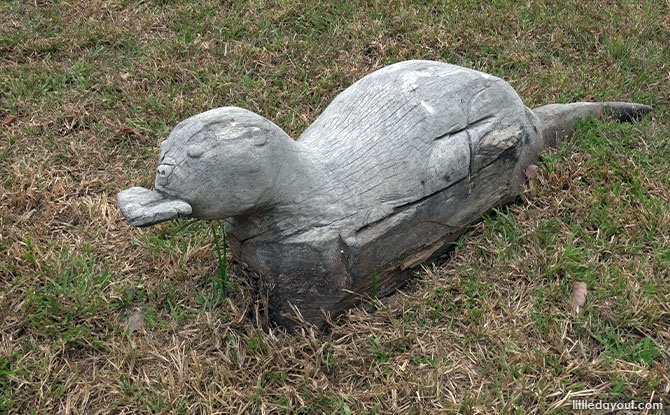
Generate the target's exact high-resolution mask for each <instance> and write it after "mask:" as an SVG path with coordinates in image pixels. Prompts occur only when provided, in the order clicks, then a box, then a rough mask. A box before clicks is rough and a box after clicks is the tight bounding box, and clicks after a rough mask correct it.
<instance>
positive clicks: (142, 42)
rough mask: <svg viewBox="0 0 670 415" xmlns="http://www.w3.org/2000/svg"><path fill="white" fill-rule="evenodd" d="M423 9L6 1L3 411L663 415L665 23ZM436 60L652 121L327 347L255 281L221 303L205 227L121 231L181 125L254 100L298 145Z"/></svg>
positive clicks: (506, 8)
mask: <svg viewBox="0 0 670 415" xmlns="http://www.w3.org/2000/svg"><path fill="white" fill-rule="evenodd" d="M415 3H416V4H414V2H407V1H391V2H389V3H387V2H376V1H368V2H365V4H359V2H354V1H343V2H339V3H338V5H333V6H329V5H326V4H323V2H311V1H297V2H296V1H292V2H288V1H287V2H274V1H251V2H233V1H214V0H211V1H205V0H200V1H193V2H186V1H158V0H156V1H151V0H148V1H130V0H118V1H76V2H75V1H69V2H67V1H46V0H35V1H32V0H31V1H3V2H2V3H0V16H2V18H1V19H0V85H2V88H1V89H0V122H2V125H0V172H1V174H0V178H1V180H2V184H1V185H0V206H1V209H0V224H1V228H0V413H12V414H27V413H36V414H54V413H65V414H96V413H101V414H104V413H118V414H121V413H128V414H141V413H183V414H200V413H203V414H224V413H225V414H228V413H231V414H237V413H267V414H269V413H279V414H281V413H304V414H312V413H328V414H330V413H339V414H350V413H355V414H368V413H369V414H372V413H377V414H382V413H452V412H462V413H572V412H573V410H572V409H571V405H572V400H573V399H586V400H589V401H591V402H595V401H597V400H599V399H602V400H606V401H610V402H619V403H623V402H629V401H630V400H631V399H632V400H636V401H638V402H659V401H665V402H668V399H669V396H670V373H669V372H668V368H670V351H669V346H668V345H669V344H670V283H669V273H668V269H669V268H670V240H669V239H670V200H669V198H670V189H669V183H670V174H669V172H670V144H669V143H670V140H669V138H668V137H669V136H670V117H669V114H670V102H669V100H668V98H669V96H670V72H669V71H670V69H669V67H668V62H670V52H669V50H668V39H670V5H669V4H668V2H667V1H656V0H654V1H639V2H626V1H600V0H598V1H593V2H583V1H577V0H568V1H565V2H553V1H536V2H523V3H519V2H511V1H506V0H501V1H494V2H476V1H461V2H459V1H438V2H415ZM419 58H420V59H434V60H440V61H446V62H450V63H455V64H460V65H464V66H468V67H471V68H475V69H479V70H483V71H486V72H489V73H492V74H495V75H498V76H501V77H503V78H505V79H506V80H508V81H509V82H510V83H511V84H512V85H513V86H514V87H515V88H516V89H517V91H518V92H519V94H520V96H521V97H522V98H523V99H524V102H526V104H527V105H529V106H538V105H542V104H546V103H552V102H570V101H575V100H622V101H636V102H641V103H644V104H649V105H652V106H654V107H655V112H654V114H653V116H652V117H650V118H646V119H645V120H643V121H642V122H641V123H639V124H635V125H629V124H624V125H617V124H614V123H610V122H607V121H593V120H591V121H588V122H586V123H583V124H582V125H581V126H580V128H579V131H578V134H577V136H576V137H575V139H574V140H573V141H571V142H569V143H565V144H562V145H561V146H560V147H559V148H558V149H556V150H553V151H549V152H547V153H545V154H544V155H543V162H542V163H541V166H540V167H541V174H540V176H539V177H538V180H537V181H536V182H535V183H534V184H532V185H531V187H530V189H529V190H528V192H527V193H526V194H525V195H524V196H523V197H522V198H521V199H520V200H519V201H518V203H516V204H515V205H513V206H511V207H508V208H504V209H502V210H499V211H498V212H497V213H494V214H492V215H489V216H486V217H485V218H484V220H483V221H482V222H480V223H479V224H477V225H475V226H473V228H472V230H471V232H469V233H468V234H467V235H466V236H465V237H463V238H462V239H461V240H460V241H459V243H458V244H456V245H455V251H454V253H453V255H452V256H451V257H450V258H445V259H444V260H441V261H438V262H436V263H433V264H427V265H426V267H425V269H423V270H419V272H418V273H417V277H416V278H415V280H413V281H412V282H411V283H410V284H409V285H408V286H407V287H406V288H405V289H404V290H403V292H401V293H399V294H398V295H396V296H395V297H394V298H391V299H388V300H384V302H376V303H374V304H373V303H372V302H368V303H367V304H365V305H364V306H362V307H361V308H359V309H355V310H352V311H351V312H350V313H348V314H347V315H345V316H343V317H342V318H340V319H339V320H337V321H335V322H334V325H333V327H332V328H331V330H330V332H328V333H326V334H320V333H316V332H313V331H311V330H309V329H306V330H305V331H304V333H302V334H298V335H295V336H287V335H285V334H284V333H282V332H281V331H280V330H277V329H274V328H267V327H266V326H265V321H264V317H263V300H262V296H259V295H257V293H256V292H255V291H254V288H253V284H251V283H249V282H248V281H249V280H248V279H246V278H245V277H244V275H243V272H242V270H240V269H239V267H238V266H236V265H234V264H232V265H231V266H230V267H229V269H228V274H229V275H228V278H229V279H230V281H229V282H230V283H229V285H228V286H227V290H226V292H225V293H223V290H222V286H223V283H222V280H221V276H220V274H219V273H218V268H217V257H216V250H215V249H214V247H213V246H214V243H213V241H214V238H213V236H212V233H211V227H210V224H208V223H202V222H190V221H182V222H177V223H166V224H162V225H160V226H158V227H155V228H151V229H147V230H138V229H131V228H129V227H128V226H127V225H126V223H124V222H123V221H122V218H121V215H120V213H119V210H118V208H117V205H116V202H115V199H114V197H115V194H116V192H117V191H119V190H120V189H123V188H125V187H128V186H130V185H141V186H151V183H152V181H153V171H154V169H155V167H156V159H157V154H158V143H159V142H160V141H161V140H163V139H164V138H165V137H166V136H167V134H168V133H169V131H170V129H171V128H172V127H173V126H174V125H176V123H177V122H179V121H180V120H182V119H184V118H186V117H188V116H190V115H193V114H196V113H198V112H201V111H204V110H206V109H210V108H213V107H216V106H221V105H236V106H241V107H245V108H248V109H250V110H252V111H255V112H257V113H259V114H261V115H263V116H265V117H267V118H269V119H271V120H272V121H274V122H275V123H277V124H278V125H279V126H281V127H282V128H284V129H285V130H286V131H287V132H288V133H289V134H291V135H292V136H294V137H296V136H297V135H299V133H300V132H301V131H303V130H304V128H306V126H307V125H309V123H310V122H311V121H312V120H314V119H315V118H316V116H317V115H318V114H319V113H320V111H322V110H323V109H324V108H325V106H326V105H327V104H328V102H330V100H331V99H332V98H333V97H334V96H335V95H336V94H337V93H338V92H339V91H341V90H343V89H344V88H346V87H347V86H348V85H350V84H351V83H352V82H354V81H355V80H357V79H359V78H360V77H362V76H363V75H365V74H367V73H369V72H371V71H373V70H375V69H378V68H380V67H382V66H384V65H386V64H390V63H393V62H397V61H399V60H405V59H419ZM15 117H16V118H15ZM124 130H125V131H124ZM119 133H121V134H119ZM117 136H118V137H117ZM575 281H583V282H585V283H586V284H587V288H588V290H589V291H588V292H589V295H588V297H587V302H586V304H585V308H584V311H583V313H581V314H575V313H573V312H572V311H571V308H570V293H571V291H572V286H573V282H575ZM129 317H130V320H131V321H132V322H133V325H132V326H133V328H137V330H135V331H133V332H128V331H126V330H125V327H126V322H127V321H128V319H129Z"/></svg>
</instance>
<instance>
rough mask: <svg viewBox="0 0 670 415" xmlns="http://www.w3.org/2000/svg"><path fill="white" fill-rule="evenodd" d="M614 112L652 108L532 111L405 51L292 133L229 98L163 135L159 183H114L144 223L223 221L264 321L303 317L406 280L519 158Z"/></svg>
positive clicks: (494, 196) (504, 87) (517, 171)
mask: <svg viewBox="0 0 670 415" xmlns="http://www.w3.org/2000/svg"><path fill="white" fill-rule="evenodd" d="M605 110H609V111H610V112H614V113H615V115H617V114H618V117H619V118H620V119H626V118H632V117H633V116H635V115H637V114H639V113H644V112H647V111H648V110H649V107H646V106H641V105H638V104H625V103H578V104H567V105H558V106H556V105H551V106H546V107H541V108H538V109H536V110H535V111H531V110H529V109H528V108H526V106H524V105H523V103H522V101H521V99H520V98H519V96H518V95H517V93H516V92H515V91H514V90H513V89H512V87H511V86H510V85H509V84H508V83H506V82H505V81H503V80H502V79H500V78H497V77H494V76H491V75H488V74H485V73H482V72H478V71H474V70H471V69H466V68H462V67H459V66H455V65H449V64H445V63H438V62H430V61H407V62H401V63H397V64H394V65H391V66H388V67H386V68H383V69H380V70H378V71H376V72H373V73H371V74H370V75H368V76H366V77H364V78H362V79H361V80H359V81H358V82H356V83H354V84H353V85H352V86H351V87H349V88H347V89H346V90H345V91H343V92H342V93H341V94H340V95H338V96H337V97H336V98H335V99H334V100H333V102H332V103H331V104H330V105H329V106H328V108H326V109H325V110H324V112H323V113H322V114H321V115H320V116H319V117H318V118H317V119H316V120H315V121H314V123H312V125H311V126H310V127H309V128H308V129H307V130H306V131H305V132H304V133H303V134H302V135H301V136H300V137H299V138H298V139H297V140H296V141H294V140H292V139H291V138H290V137H288V135H286V133H284V132H283V131H282V130H281V129H280V128H279V127H277V126H276V125H274V124H273V123H272V122H270V121H268V120H267V119H265V118H263V117H261V116H259V115H256V114H254V113H252V112H249V111H247V110H244V109H241V108H234V107H224V108H218V109H214V110H211V111H207V112H205V113H202V114H198V115H196V116H194V117H191V118H189V119H187V120H185V121H183V122H181V123H179V124H178V125H177V127H176V128H175V129H174V130H173V131H172V133H171V134H170V136H169V137H168V139H167V140H166V141H164V142H163V143H161V149H160V157H159V166H158V168H157V174H156V182H155V188H156V190H155V191H150V190H147V189H141V188H131V189H128V190H126V191H123V192H121V193H119V196H118V200H119V204H120V206H121V210H122V212H123V214H124V216H125V217H126V219H127V220H128V221H129V222H130V223H131V224H132V225H134V226H146V225H150V224H153V223H157V222H160V221H163V220H168V219H171V218H174V217H178V216H182V215H188V216H192V217H196V218H202V219H224V218H228V220H227V226H226V230H227V234H228V241H229V243H230V250H231V252H232V254H233V256H234V257H235V258H236V259H237V260H238V261H240V262H242V263H245V264H247V265H248V267H249V268H250V269H252V270H254V271H255V272H257V273H258V274H259V275H260V277H261V279H262V282H263V286H264V287H266V288H267V289H269V291H270V306H271V317H272V318H273V319H274V320H275V321H276V322H278V323H279V324H281V325H283V326H286V327H290V326H291V325H292V320H291V317H290V314H291V312H292V307H291V305H294V306H295V307H297V309H298V310H300V312H301V314H302V316H303V317H304V318H305V319H306V320H307V321H310V322H313V323H317V324H319V323H321V322H322V321H323V311H325V312H328V313H332V314H337V313H340V312H341V311H343V310H344V309H346V308H347V307H350V306H352V305H354V304H356V303H357V302H358V301H359V299H360V298H361V296H362V295H363V294H366V293H367V294H370V292H371V290H372V275H373V272H376V275H377V280H376V282H377V284H376V290H377V294H378V295H385V294H388V293H391V292H392V291H393V290H394V289H396V288H397V287H398V286H400V285H402V284H403V283H404V282H405V281H406V280H407V278H408V277H409V276H410V275H411V273H412V270H413V269H414V267H416V266H417V265H418V264H420V263H422V262H423V261H426V260H427V259H430V258H434V257H436V256H438V255H440V254H441V253H443V252H444V251H445V250H446V249H447V248H448V246H449V242H451V241H453V240H455V239H456V238H458V237H459V236H460V235H461V234H462V233H463V232H464V231H465V230H466V229H467V227H468V225H469V224H470V223H471V222H473V221H475V220H477V219H478V218H479V217H480V216H481V214H482V213H484V212H486V211H488V210H490V209H491V208H492V207H495V206H498V205H500V204H504V203H508V202H510V201H511V200H513V199H514V197H515V196H516V195H517V194H518V193H519V192H520V191H521V189H522V186H523V183H524V181H525V180H526V175H525V172H526V168H527V167H528V166H529V165H532V164H535V163H536V162H537V159H538V154H539V153H540V151H542V149H543V148H544V147H545V146H546V145H548V144H551V143H552V142H554V141H555V140H554V139H555V138H556V136H557V135H559V136H567V135H569V133H570V132H571V129H572V128H573V126H574V120H575V118H576V117H583V116H587V115H589V114H595V115H599V114H600V113H602V112H603V111H605Z"/></svg>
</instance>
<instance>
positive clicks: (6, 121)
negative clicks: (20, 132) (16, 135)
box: [2, 114, 26, 125]
mask: <svg viewBox="0 0 670 415" xmlns="http://www.w3.org/2000/svg"><path fill="white" fill-rule="evenodd" d="M25 116H26V115H25V114H20V115H12V116H9V117H7V118H6V119H5V120H4V121H3V122H2V125H9V124H11V123H12V122H14V120H16V119H17V118H22V117H25Z"/></svg>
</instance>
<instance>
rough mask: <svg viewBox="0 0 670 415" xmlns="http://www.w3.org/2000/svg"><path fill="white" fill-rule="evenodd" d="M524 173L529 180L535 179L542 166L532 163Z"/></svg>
mask: <svg viewBox="0 0 670 415" xmlns="http://www.w3.org/2000/svg"><path fill="white" fill-rule="evenodd" d="M524 173H525V174H526V177H527V178H528V179H529V180H533V179H534V178H536V177H537V176H538V175H539V174H540V168H539V167H537V166H536V165H535V164H531V165H529V166H528V167H526V170H525V171H524Z"/></svg>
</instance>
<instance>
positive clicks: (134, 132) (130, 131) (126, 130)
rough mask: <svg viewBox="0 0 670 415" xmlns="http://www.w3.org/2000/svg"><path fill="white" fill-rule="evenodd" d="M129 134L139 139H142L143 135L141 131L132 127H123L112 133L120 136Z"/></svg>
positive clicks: (117, 136)
mask: <svg viewBox="0 0 670 415" xmlns="http://www.w3.org/2000/svg"><path fill="white" fill-rule="evenodd" d="M131 135H134V136H136V137H137V138H139V139H140V140H144V135H143V134H142V133H140V132H139V131H137V130H135V129H133V128H124V129H123V130H121V131H119V132H118V133H116V134H114V137H116V138H121V137H129V136H131Z"/></svg>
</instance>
